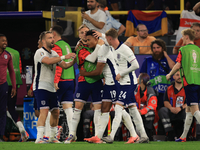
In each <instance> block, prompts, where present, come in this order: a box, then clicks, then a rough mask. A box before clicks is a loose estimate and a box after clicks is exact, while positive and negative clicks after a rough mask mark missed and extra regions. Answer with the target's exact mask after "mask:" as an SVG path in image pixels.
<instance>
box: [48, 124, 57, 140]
mask: <svg viewBox="0 0 200 150" xmlns="http://www.w3.org/2000/svg"><path fill="white" fill-rule="evenodd" d="M57 128H58V127H57V126H55V127H51V128H50V131H51V132H50V139H54V138H55V136H56V133H57Z"/></svg>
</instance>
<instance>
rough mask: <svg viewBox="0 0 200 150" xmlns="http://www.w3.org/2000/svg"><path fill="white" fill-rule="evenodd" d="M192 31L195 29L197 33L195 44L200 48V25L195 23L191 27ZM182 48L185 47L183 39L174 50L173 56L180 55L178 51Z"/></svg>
mask: <svg viewBox="0 0 200 150" xmlns="http://www.w3.org/2000/svg"><path fill="white" fill-rule="evenodd" d="M191 29H193V30H194V31H195V39H194V44H195V45H197V46H198V47H200V23H198V22H194V23H193V24H192V25H191ZM181 46H185V44H184V43H183V39H182V38H181V39H180V40H179V41H178V43H177V44H176V45H175V47H174V48H173V54H178V50H179V48H180V47H181Z"/></svg>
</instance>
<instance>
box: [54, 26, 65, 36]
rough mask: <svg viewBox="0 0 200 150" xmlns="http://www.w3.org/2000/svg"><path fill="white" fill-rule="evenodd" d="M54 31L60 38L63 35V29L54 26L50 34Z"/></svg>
mask: <svg viewBox="0 0 200 150" xmlns="http://www.w3.org/2000/svg"><path fill="white" fill-rule="evenodd" d="M53 31H55V32H56V33H58V34H59V35H60V36H61V35H62V34H63V28H62V27H61V26H59V25H55V26H53V27H52V32H53Z"/></svg>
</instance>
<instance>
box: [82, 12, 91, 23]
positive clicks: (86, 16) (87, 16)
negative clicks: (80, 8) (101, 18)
mask: <svg viewBox="0 0 200 150" xmlns="http://www.w3.org/2000/svg"><path fill="white" fill-rule="evenodd" d="M81 16H82V17H83V19H86V20H88V21H89V20H90V16H89V15H88V14H86V13H85V12H84V13H82V14H81Z"/></svg>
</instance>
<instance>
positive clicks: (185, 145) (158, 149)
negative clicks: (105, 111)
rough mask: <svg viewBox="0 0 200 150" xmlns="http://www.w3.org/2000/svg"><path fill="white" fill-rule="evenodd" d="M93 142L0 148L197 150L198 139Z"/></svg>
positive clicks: (4, 149)
mask: <svg viewBox="0 0 200 150" xmlns="http://www.w3.org/2000/svg"><path fill="white" fill-rule="evenodd" d="M124 143H125V142H114V143H113V144H94V143H87V142H73V143H71V144H52V143H49V144H35V143H34V142H23V143H22V142H0V150H188V149H189V150H198V149H200V142H199V141H193V142H192V141H191V142H190V141H189V142H180V143H179V142H150V143H149V144H147V143H144V144H124Z"/></svg>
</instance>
